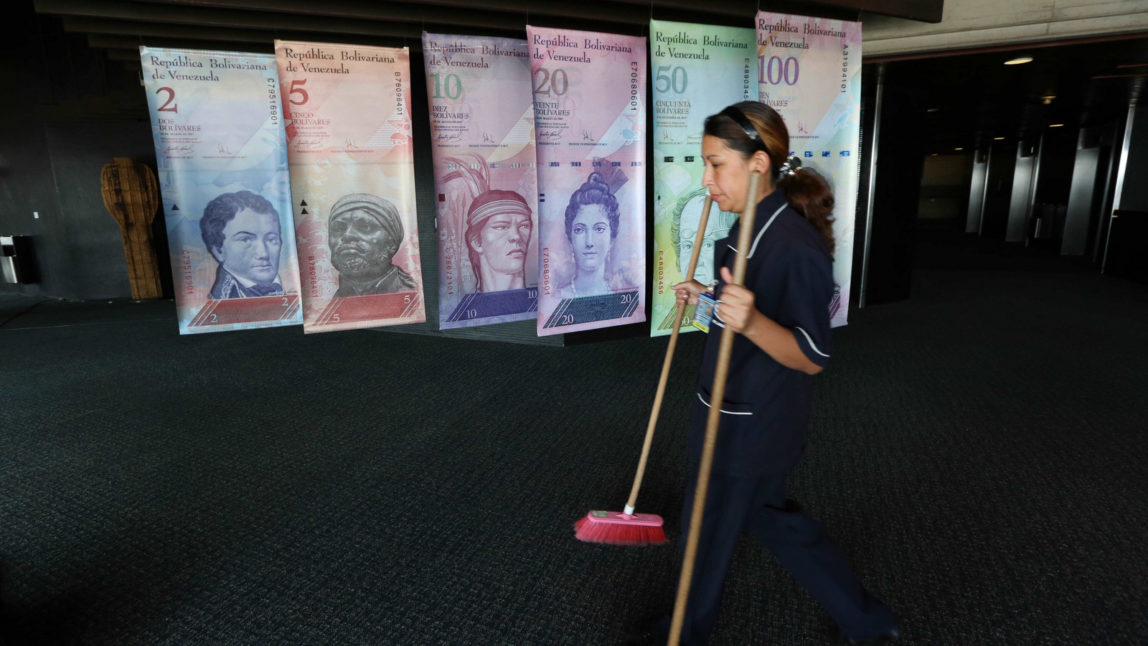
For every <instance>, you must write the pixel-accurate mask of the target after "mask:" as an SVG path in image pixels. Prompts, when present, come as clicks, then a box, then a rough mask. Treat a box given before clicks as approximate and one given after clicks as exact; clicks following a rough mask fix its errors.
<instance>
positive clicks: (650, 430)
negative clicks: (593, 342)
mask: <svg viewBox="0 0 1148 646" xmlns="http://www.w3.org/2000/svg"><path fill="white" fill-rule="evenodd" d="M712 204H713V199H712V198H711V197H710V196H709V195H706V201H705V204H704V205H703V206H702V217H701V219H700V220H698V232H697V235H696V236H695V237H694V250H693V253H692V254H690V265H689V267H688V268H687V269H686V280H693V277H694V270H695V269H697V266H698V256H699V255H700V254H701V250H702V243H703V242H704V239H705V234H706V224H707V222H708V221H709V217H710V206H711V205H712ZM685 308H686V303H684V302H683V303H682V304H681V305H678V306H677V307H676V308H675V310H674V321H675V322H676V324H675V325H674V326H673V327H674V329H673V332H671V333H670V344H669V346H667V347H666V358H665V360H664V361H663V362H662V376H661V379H659V380H658V391H657V393H656V394H655V395H654V408H653V410H651V411H650V421H649V423H648V424H647V425H646V439H645V442H643V443H642V457H641V458H639V459H638V472H637V473H636V474H634V486H633V487H631V488H630V499H629V500H628V501H627V502H626V507H625V509H624V510H623V511H621V512H617V511H599V510H594V511H591V512H590V513H588V514H586V515H585V516H583V517H582V518H579V519H578V522H576V523H574V537H575V538H577V539H578V540H580V541H585V542H587V543H609V544H612V545H651V544H652V545H661V544H663V543H665V542H666V531H665V530H664V529H663V528H662V517H661V516H659V515H657V514H635V513H634V505H636V504H637V502H638V489H640V488H641V487H642V476H643V475H645V473H646V460H647V459H648V458H649V457H650V445H651V444H652V443H653V441H654V427H655V426H657V423H658V413H659V412H660V411H661V410H662V397H663V396H664V395H665V393H666V382H668V381H669V378H670V365H671V364H672V363H673V361H674V349H675V348H677V345H678V330H679V328H680V327H681V324H682V316H683V314H684V313H685Z"/></svg>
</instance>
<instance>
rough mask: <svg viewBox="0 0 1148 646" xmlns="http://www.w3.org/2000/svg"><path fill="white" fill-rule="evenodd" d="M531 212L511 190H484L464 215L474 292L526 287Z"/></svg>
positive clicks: (524, 201) (531, 229)
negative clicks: (474, 281) (474, 282)
mask: <svg viewBox="0 0 1148 646" xmlns="http://www.w3.org/2000/svg"><path fill="white" fill-rule="evenodd" d="M531 215H532V212H531V209H530V206H529V205H527V203H526V200H525V199H524V198H523V197H522V196H521V195H519V194H518V193H515V192H514V191H503V190H499V189H491V190H488V191H486V192H484V193H482V194H481V195H479V196H478V197H476V198H475V199H474V201H473V202H471V203H470V208H468V209H467V213H466V246H467V254H468V255H469V257H470V265H471V267H472V268H473V269H474V275H475V278H476V279H477V281H478V283H477V285H478V288H477V289H476V290H475V291H478V292H501V291H505V290H508V289H522V288H523V287H525V286H526V255H527V251H528V250H529V248H530V238H531V236H532V235H533V233H534V222H533V221H532V220H531Z"/></svg>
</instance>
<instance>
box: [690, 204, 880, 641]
mask: <svg viewBox="0 0 1148 646" xmlns="http://www.w3.org/2000/svg"><path fill="white" fill-rule="evenodd" d="M740 230H741V223H740V222H739V223H738V224H736V225H735V226H734V227H733V229H731V230H730V233H729V237H728V238H725V239H724V240H721V241H719V242H718V243H717V245H716V246H715V248H714V256H715V258H714V260H715V264H714V266H715V267H727V268H729V269H730V273H733V264H734V260H735V258H736V257H737V254H738V253H743V252H746V253H748V254H749V255H748V258H747V264H746V274H745V284H746V287H747V288H748V289H751V290H752V291H753V293H754V299H755V304H756V307H757V309H758V311H760V312H761V313H762V314H764V315H765V316H767V317H769V318H770V319H772V320H773V321H775V322H777V323H778V324H780V325H782V326H784V327H787V328H789V329H790V330H792V331H793V335H794V337H795V338H796V339H797V344H798V346H799V347H800V348H801V351H802V352H803V353H804V354H805V356H806V357H808V358H809V360H810V361H812V362H813V363H815V364H817V365H819V366H825V365H826V364H827V363H828V361H829V355H830V354H831V352H830V341H829V302H830V299H832V297H833V265H832V260H831V258H830V255H829V248H828V246H827V245H826V243H825V239H824V238H823V237H822V235H821V233H820V232H818V231H817V229H816V228H815V227H814V226H813V225H812V224H811V223H810V222H809V221H807V220H806V219H805V218H804V217H802V216H801V215H800V214H799V213H797V212H796V211H794V210H793V209H792V208H790V207H789V206H788V205H787V203H786V200H785V195H784V193H783V191H781V190H780V189H779V190H776V191H774V192H773V193H772V194H771V195H769V196H768V197H766V198H765V199H764V200H762V201H761V202H760V203H759V204H758V207H757V215H756V217H755V221H754V235H753V238H752V240H753V241H752V243H751V245H750V248H749V249H748V250H744V251H743V250H740V249H736V246H737V243H738V235H739V232H740ZM720 289H721V286H720V285H719V287H718V291H717V294H716V295H717V297H718V298H719V299H720V298H721V291H720ZM718 314H719V317H715V319H714V321H713V325H711V327H710V334H709V338H708V339H707V340H706V348H705V354H704V356H703V358H702V368H701V376H700V377H699V379H698V392H697V395H696V396H695V398H694V402H693V407H692V410H691V425H692V427H691V433H690V438H689V464H690V474H691V475H690V480H689V482H690V483H691V484H690V486H689V488H688V491H689V493H688V494H687V496H686V501H685V506H684V507H683V513H682V536H683V539H684V537H685V536H686V535H687V534H688V531H689V518H690V514H691V512H692V507H693V489H694V487H693V483H696V482H697V471H698V463H699V461H700V458H701V452H702V443H703V440H704V437H705V427H706V418H707V416H708V414H709V407H710V406H720V407H721V411H722V416H721V426H720V427H719V431H718V438H717V445H716V447H715V454H714V466H713V474H712V476H711V480H710V485H709V492H708V495H707V500H706V506H705V513H704V515H703V516H702V521H703V522H702V534H701V538H700V542H699V544H698V560H697V567H696V568H695V570H694V576H693V583H692V586H691V589H690V598H689V603H688V605H687V610H686V622H685V626H684V630H683V633H682V638H683V643H688V644H702V643H706V641H707V640H708V638H709V635H710V633H711V632H712V630H713V627H714V624H715V623H716V621H717V614H718V608H719V601H720V597H721V588H722V583H723V582H724V580H725V574H726V570H727V569H728V567H729V562H730V558H731V557H732V555H733V550H734V546H735V544H736V542H737V539H738V537H739V536H740V534H741V533H742V532H747V533H749V534H752V535H753V536H755V537H756V538H757V539H758V540H760V541H761V542H762V543H764V544H765V546H766V547H768V548H769V549H770V551H771V552H773V554H774V556H775V557H777V559H778V561H780V563H781V564H782V566H784V567H785V568H786V569H787V570H788V571H789V572H790V573H791V574H793V576H794V577H795V578H796V579H797V580H798V581H799V582H800V583H801V584H802V585H803V586H804V587H805V588H806V589H807V590H809V592H810V594H812V595H813V597H814V598H815V599H817V600H818V601H819V602H820V603H821V604H822V605H823V606H824V607H825V609H826V610H828V611H829V613H830V614H831V615H832V616H833V618H834V619H835V620H836V621H837V624H838V627H839V628H840V630H841V632H842V633H843V634H845V635H848V636H851V637H866V636H870V635H877V634H882V633H886V632H888V631H889V630H891V629H892V628H893V626H894V625H895V619H894V617H893V614H892V612H891V611H890V610H889V608H888V607H887V606H885V605H884V604H882V603H881V602H879V601H877V600H876V599H874V598H873V597H872V596H870V595H869V594H868V593H867V592H866V591H865V590H864V588H862V587H861V584H860V583H859V582H858V581H857V579H856V578H855V577H854V575H853V573H852V571H851V569H850V567H849V564H848V562H847V561H846V560H845V557H844V555H843V554H842V553H841V551H840V549H838V548H837V546H836V545H834V544H833V542H832V541H831V540H830V539H829V538H828V537H827V536H826V535H825V533H824V531H823V530H822V529H821V527H820V526H819V525H818V524H817V523H816V522H815V521H814V520H812V519H810V518H809V517H807V516H805V515H803V514H802V513H801V512H800V510H798V509H797V508H796V507H795V506H794V505H793V504H792V503H791V502H789V501H787V500H786V498H785V477H786V474H787V473H788V471H789V470H790V469H791V468H792V467H793V466H794V465H795V464H796V463H797V461H798V459H799V458H800V457H801V453H802V451H803V449H804V447H805V440H806V434H807V432H808V428H809V414H810V410H811V408H812V381H813V378H812V377H811V376H810V375H807V374H805V373H803V372H799V371H797V370H792V369H790V368H786V367H785V366H783V365H781V364H780V363H778V362H777V361H775V360H774V359H773V358H772V357H770V356H769V355H768V354H766V353H765V352H764V351H763V350H761V349H760V348H758V347H757V346H756V345H754V344H753V343H752V342H751V341H749V340H748V339H746V338H745V337H744V336H742V335H740V334H738V335H736V336H735V337H734V342H733V351H732V353H731V357H730V365H729V373H728V375H729V377H728V381H727V383H726V389H725V396H724V398H723V399H724V401H722V402H720V403H718V402H713V401H711V398H710V391H711V389H712V385H713V378H714V370H715V367H716V364H717V354H718V346H719V345H720V340H721V331H722V327H723V325H722V322H721V320H720V307H719V312H718Z"/></svg>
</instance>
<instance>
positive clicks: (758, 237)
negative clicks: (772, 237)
mask: <svg viewBox="0 0 1148 646" xmlns="http://www.w3.org/2000/svg"><path fill="white" fill-rule="evenodd" d="M787 206H789V205H788V204H782V205H781V207H780V208H778V209H777V210H776V211H774V212H773V215H771V216H769V221H768V222H766V223H765V226H764V227H762V228H761V231H758V232H757V237H756V238H754V239H753V246H752V247H750V248H749V257H750V258H753V252H754V251H757V243H759V242H761V235H762V234H763V233H765V230H766V229H768V228H769V225H771V224H773V221H774V220H775V219H777V216H779V215H781V212H782V211H784V210H785V207H787Z"/></svg>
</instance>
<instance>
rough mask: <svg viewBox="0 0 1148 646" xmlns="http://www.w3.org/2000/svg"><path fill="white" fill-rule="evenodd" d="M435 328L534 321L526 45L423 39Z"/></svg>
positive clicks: (534, 212) (534, 211)
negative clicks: (430, 155) (434, 225)
mask: <svg viewBox="0 0 1148 646" xmlns="http://www.w3.org/2000/svg"><path fill="white" fill-rule="evenodd" d="M423 61H424V63H425V65H426V74H427V95H428V98H429V105H430V108H431V113H430V125H431V151H432V153H433V155H434V177H435V195H436V201H435V208H436V212H435V215H436V221H437V223H438V226H437V233H438V252H439V327H440V328H443V329H447V328H458V327H472V326H477V325H489V324H491V323H504V322H507V321H523V320H530V319H534V318H536V317H537V316H538V236H537V232H538V174H537V173H538V169H537V168H536V162H535V156H534V95H533V93H532V91H531V87H530V50H529V49H528V47H527V45H526V41H525V40H514V39H507V38H486V37H478V36H448V35H441V34H427V33H424V34H423Z"/></svg>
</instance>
